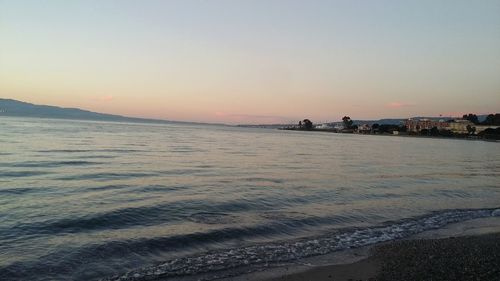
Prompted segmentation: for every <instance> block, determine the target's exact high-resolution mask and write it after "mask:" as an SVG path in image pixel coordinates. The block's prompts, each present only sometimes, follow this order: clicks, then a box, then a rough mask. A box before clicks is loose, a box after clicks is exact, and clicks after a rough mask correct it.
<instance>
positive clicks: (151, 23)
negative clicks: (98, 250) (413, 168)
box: [0, 0, 500, 124]
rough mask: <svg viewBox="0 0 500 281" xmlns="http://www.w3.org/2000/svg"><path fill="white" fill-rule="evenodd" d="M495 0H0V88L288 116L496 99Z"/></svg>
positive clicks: (121, 106)
mask: <svg viewBox="0 0 500 281" xmlns="http://www.w3.org/2000/svg"><path fill="white" fill-rule="evenodd" d="M499 15H500V0H496V1H491V0H481V1H475V0H469V1H463V0H449V1H445V0H418V1H417V0H415V1H409V0H408V1H401V0H376V1H375V0H364V1H362V0H345V1H343V0H337V1H336V0H330V1H319V0H318V1H315V0H307V1H306V0H302V1H296V0H247V1H245V0H238V1H235V0H197V1H194V0H179V1H174V0H171V1H168V0H165V1H154V0H141V1H139V0H135V1H128V0H116V1H111V0H85V1H76V0H75V1H66V0H60V1H57V0H52V1H50V0H44V1H42V0H37V1H26V0H12V1H8V0H0V97H2V98H12V99H18V100H22V101H27V102H32V103H37V104H50V105H58V106H64V107H79V108H83V109H87V110H92V111H97V112H105V113H112V114H121V115H128V116H136V117H148V118H160V119H168V120H181V121H201V122H221V123H228V124H235V123H254V124H256V123H258V124H264V123H286V122H296V121H298V120H301V119H304V118H309V119H311V120H312V121H313V122H315V123H317V122H325V121H339V120H340V119H341V118H342V116H344V115H348V116H350V117H351V118H353V119H378V118H385V117H410V116H439V115H443V116H450V115H452V116H458V115H461V114H464V113H468V112H473V113H477V114H483V113H493V112H500V16H499Z"/></svg>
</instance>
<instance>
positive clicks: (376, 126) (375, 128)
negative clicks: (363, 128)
mask: <svg viewBox="0 0 500 281" xmlns="http://www.w3.org/2000/svg"><path fill="white" fill-rule="evenodd" d="M379 126H380V125H379V124H378V123H375V124H373V125H372V130H373V131H375V130H378V127H379Z"/></svg>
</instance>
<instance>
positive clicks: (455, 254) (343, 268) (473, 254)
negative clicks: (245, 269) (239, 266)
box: [234, 217, 500, 281]
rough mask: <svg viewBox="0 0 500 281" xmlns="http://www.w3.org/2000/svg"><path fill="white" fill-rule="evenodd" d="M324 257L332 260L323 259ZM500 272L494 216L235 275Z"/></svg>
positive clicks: (430, 276) (301, 278) (339, 280)
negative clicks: (282, 265) (392, 240)
mask: <svg viewBox="0 0 500 281" xmlns="http://www.w3.org/2000/svg"><path fill="white" fill-rule="evenodd" d="M332 257H334V258H333V259H332ZM342 260H343V261H344V262H342ZM353 260H354V261H353ZM325 263H331V264H329V265H320V264H325ZM499 278H500V218H499V217H492V218H485V219H477V220H471V221H466V222H461V223H457V224H451V225H448V226H447V227H445V228H443V229H439V230H432V231H427V232H424V233H420V234H418V235H415V236H413V237H410V238H409V239H405V240H400V241H394V242H388V243H382V244H378V245H375V246H373V247H367V248H364V249H356V250H350V251H347V252H346V253H337V254H335V255H332V256H330V257H328V256H325V257H316V258H314V259H312V260H310V261H307V262H303V263H297V264H296V265H287V266H286V267H279V268H275V269H272V270H269V271H267V272H259V273H252V274H248V275H244V276H239V277H238V278H236V279H234V280H266V281H284V280H289V281H309V280H311V281H315V280H318V281H322V280H329V281H331V280H336V281H353V280H380V281H383V280H388V281H389V280H391V281H392V280H398V281H399V280H500V279H499Z"/></svg>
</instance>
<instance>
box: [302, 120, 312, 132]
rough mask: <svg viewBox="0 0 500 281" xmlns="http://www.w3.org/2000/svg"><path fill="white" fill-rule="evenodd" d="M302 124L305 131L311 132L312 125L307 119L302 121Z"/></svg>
mask: <svg viewBox="0 0 500 281" xmlns="http://www.w3.org/2000/svg"><path fill="white" fill-rule="evenodd" d="M302 124H304V129H306V130H311V129H312V128H313V123H312V122H311V120H309V119H304V120H303V121H302Z"/></svg>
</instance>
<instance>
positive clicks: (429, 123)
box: [405, 119, 449, 132]
mask: <svg viewBox="0 0 500 281" xmlns="http://www.w3.org/2000/svg"><path fill="white" fill-rule="evenodd" d="M405 127H406V130H407V131H408V132H420V131H421V130H423V129H427V130H430V129H432V128H434V127H436V128H438V130H444V129H449V128H448V127H449V123H448V122H446V121H444V120H439V121H435V120H431V119H420V120H413V119H408V120H406V121H405Z"/></svg>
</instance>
